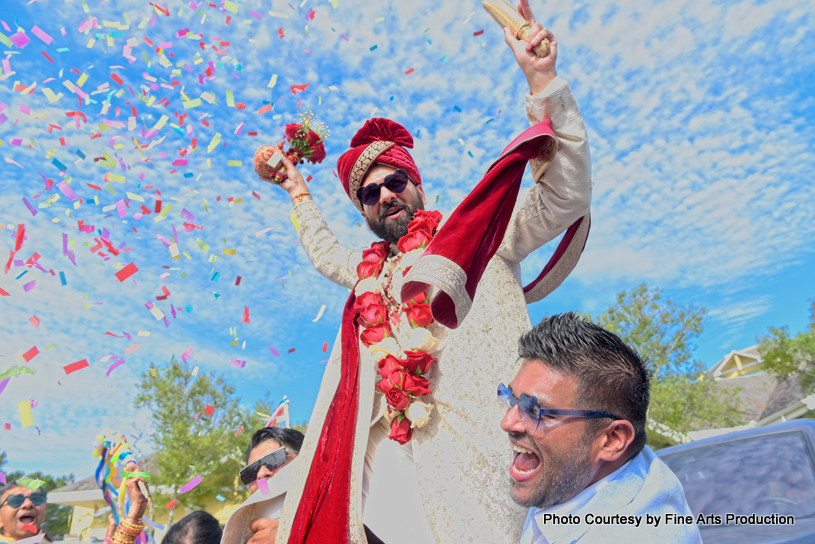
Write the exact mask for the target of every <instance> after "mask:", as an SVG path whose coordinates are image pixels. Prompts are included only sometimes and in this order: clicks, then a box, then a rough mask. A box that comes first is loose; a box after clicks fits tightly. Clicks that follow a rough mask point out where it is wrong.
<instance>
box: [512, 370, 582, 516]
mask: <svg viewBox="0 0 815 544" xmlns="http://www.w3.org/2000/svg"><path fill="white" fill-rule="evenodd" d="M577 386H578V380H577V378H575V377H574V376H571V375H568V374H565V373H562V372H559V371H557V370H555V369H553V368H551V367H549V366H548V365H545V364H542V363H540V362H537V361H526V362H524V364H523V365H522V366H521V369H520V370H519V371H518V375H517V376H515V379H514V380H512V383H510V385H509V387H510V389H511V390H512V392H513V394H514V395H515V396H516V397H520V395H522V394H524V393H525V394H527V395H529V396H532V397H536V398H537V399H538V402H540V405H541V408H550V409H551V408H555V409H558V408H559V409H580V408H581V407H579V406H575V403H574V400H575V393H576V392H577ZM518 410H519V408H518V407H517V406H513V407H512V409H510V410H509V411H508V412H507V414H506V416H504V419H503V420H502V421H501V428H502V429H503V430H504V431H505V432H506V433H507V434H508V435H509V442H510V447H511V448H512V450H513V453H514V458H513V460H512V464H511V465H510V467H509V476H510V494H511V495H512V498H513V500H515V502H517V503H518V504H520V505H521V506H526V507H533V506H534V507H538V508H549V507H551V506H554V505H557V504H561V503H563V502H566V501H567V500H569V499H571V498H572V497H574V496H575V495H577V494H578V493H579V492H580V491H582V490H583V489H585V488H586V487H588V485H589V483H590V482H591V480H592V477H593V475H594V474H593V471H592V467H593V466H594V455H593V454H592V441H593V435H592V434H587V433H588V431H587V420H585V419H580V418H569V417H564V416H548V417H547V416H541V421H540V424H539V426H538V428H537V430H535V431H534V432H530V431H529V430H528V429H527V428H526V426H525V425H524V423H523V422H522V421H521V418H520V415H519V413H518Z"/></svg>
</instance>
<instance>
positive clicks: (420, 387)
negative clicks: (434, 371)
mask: <svg viewBox="0 0 815 544" xmlns="http://www.w3.org/2000/svg"><path fill="white" fill-rule="evenodd" d="M428 387H430V380H428V379H427V378H423V377H422V376H415V375H413V374H406V375H405V378H404V381H403V382H402V389H403V390H404V391H407V392H408V393H410V394H411V395H413V396H414V397H420V396H422V395H429V394H430V393H432V391H430V389H428Z"/></svg>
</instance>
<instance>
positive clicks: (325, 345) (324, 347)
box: [323, 342, 328, 353]
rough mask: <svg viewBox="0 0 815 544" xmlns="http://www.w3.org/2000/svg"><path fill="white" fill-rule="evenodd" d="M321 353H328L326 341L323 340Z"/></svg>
mask: <svg viewBox="0 0 815 544" xmlns="http://www.w3.org/2000/svg"><path fill="white" fill-rule="evenodd" d="M323 353H328V342H323Z"/></svg>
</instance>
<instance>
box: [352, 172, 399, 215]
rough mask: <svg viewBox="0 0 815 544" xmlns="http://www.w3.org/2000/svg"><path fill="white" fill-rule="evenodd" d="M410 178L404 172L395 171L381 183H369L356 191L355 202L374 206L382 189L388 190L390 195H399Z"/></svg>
mask: <svg viewBox="0 0 815 544" xmlns="http://www.w3.org/2000/svg"><path fill="white" fill-rule="evenodd" d="M409 181H410V178H409V177H408V175H407V172H405V171H404V170H397V171H396V172H394V173H393V174H388V175H387V176H385V180H384V181H383V182H382V183H369V184H368V185H366V186H365V187H360V188H359V189H357V200H359V201H360V202H361V203H362V204H367V205H368V206H376V203H377V202H379V195H380V194H381V193H382V187H385V188H387V189H388V191H390V192H392V193H401V192H402V191H404V190H405V189H406V188H407V186H408V182H409Z"/></svg>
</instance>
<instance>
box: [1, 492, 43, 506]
mask: <svg viewBox="0 0 815 544" xmlns="http://www.w3.org/2000/svg"><path fill="white" fill-rule="evenodd" d="M47 496H48V495H47V494H46V493H45V492H36V493H32V494H30V495H23V494H22V493H15V494H14V495H9V496H8V497H6V500H4V501H3V502H2V503H0V508H2V507H3V506H4V505H6V504H7V505H9V506H10V507H12V508H20V507H21V506H22V505H23V503H24V502H25V500H26V499H28V500H30V501H31V504H33V505H34V506H39V505H41V504H45V499H46V498H47Z"/></svg>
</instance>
